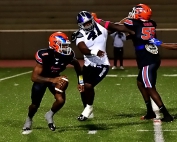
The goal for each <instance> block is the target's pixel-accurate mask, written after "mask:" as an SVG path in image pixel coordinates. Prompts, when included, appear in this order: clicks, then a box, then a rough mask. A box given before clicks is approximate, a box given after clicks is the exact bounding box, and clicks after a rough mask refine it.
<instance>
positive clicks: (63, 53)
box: [22, 32, 84, 134]
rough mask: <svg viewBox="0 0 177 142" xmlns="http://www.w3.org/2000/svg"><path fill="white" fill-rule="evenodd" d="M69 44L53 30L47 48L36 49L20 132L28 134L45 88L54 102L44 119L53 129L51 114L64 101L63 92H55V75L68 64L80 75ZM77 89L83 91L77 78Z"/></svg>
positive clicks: (60, 34) (65, 36) (59, 107)
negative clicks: (30, 101)
mask: <svg viewBox="0 0 177 142" xmlns="http://www.w3.org/2000/svg"><path fill="white" fill-rule="evenodd" d="M69 45H70V41H69V40H68V37H67V35H66V34H65V33H62V32H55V33H53V34H52V35H51V36H50V37H49V48H46V49H40V50H38V51H37V53H36V55H35V58H36V62H37V64H36V66H35V67H34V69H33V72H32V76H31V80H32V81H33V85H32V90H31V100H32V103H31V105H30V106H29V111H28V116H27V118H26V122H25V124H24V127H23V132H22V134H29V133H30V132H31V125H32V118H33V116H34V115H35V113H36V112H37V110H38V108H39V106H40V103H41V100H42V98H43V95H44V93H45V91H46V89H47V88H48V89H49V90H50V92H51V93H52V94H53V95H54V97H55V102H54V103H53V105H52V107H51V109H50V110H49V111H48V112H47V113H46V114H45V119H46V120H47V123H48V127H49V128H50V130H52V131H55V125H54V122H53V116H54V114H55V113H56V112H57V111H59V110H60V109H61V108H62V107H63V105H64V103H65V92H63V93H56V91H55V83H57V82H58V78H57V77H59V76H60V73H61V72H62V71H64V70H65V69H66V66H67V65H68V64H71V65H73V66H74V68H75V71H76V73H77V76H78V77H81V76H82V72H81V67H80V64H79V62H78V61H77V60H76V59H75V55H74V51H73V50H72V49H71V48H70V47H69ZM78 89H79V91H80V92H82V91H84V86H83V80H79V83H78Z"/></svg>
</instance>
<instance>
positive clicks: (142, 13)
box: [128, 4, 152, 21]
mask: <svg viewBox="0 0 177 142" xmlns="http://www.w3.org/2000/svg"><path fill="white" fill-rule="evenodd" d="M151 16H152V10H151V8H150V7H149V6H147V5H145V4H138V5H136V6H135V7H133V9H132V12H129V15H128V18H133V19H139V20H142V21H147V20H149V19H150V18H151Z"/></svg>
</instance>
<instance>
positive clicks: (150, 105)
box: [145, 100, 153, 112]
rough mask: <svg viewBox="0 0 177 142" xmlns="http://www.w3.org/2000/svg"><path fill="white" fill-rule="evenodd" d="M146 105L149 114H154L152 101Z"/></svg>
mask: <svg viewBox="0 0 177 142" xmlns="http://www.w3.org/2000/svg"><path fill="white" fill-rule="evenodd" d="M145 104H146V108H147V112H153V109H152V104H151V101H150V100H149V101H146V102H145Z"/></svg>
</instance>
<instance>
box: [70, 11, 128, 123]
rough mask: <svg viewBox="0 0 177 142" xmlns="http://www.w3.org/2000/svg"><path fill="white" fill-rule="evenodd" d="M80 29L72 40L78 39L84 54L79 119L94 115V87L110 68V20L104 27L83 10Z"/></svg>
mask: <svg viewBox="0 0 177 142" xmlns="http://www.w3.org/2000/svg"><path fill="white" fill-rule="evenodd" d="M77 23H78V26H79V30H78V31H76V32H74V33H73V34H72V40H73V41H75V40H76V45H77V47H78V48H79V50H80V51H81V53H82V54H83V55H84V66H83V80H84V86H85V88H84V90H85V91H84V92H83V93H81V99H82V102H83V105H84V110H83V112H82V113H81V115H80V116H79V117H78V120H80V121H84V120H87V119H88V118H89V117H90V116H92V115H93V113H92V112H93V106H92V105H93V102H94V96H95V91H94V87H95V86H96V85H97V84H98V83H99V82H100V81H101V80H102V79H103V78H104V77H105V76H106V74H107V73H108V70H109V66H110V63H109V59H108V56H107V53H106V42H107V37H108V34H109V32H108V30H107V28H108V25H109V24H110V23H109V22H108V21H107V22H106V23H105V25H104V27H103V26H101V25H100V24H98V23H96V22H95V21H94V19H93V17H92V15H91V13H89V12H87V11H81V12H79V14H78V15H77ZM117 29H118V30H119V31H125V32H130V30H129V29H128V28H126V27H125V28H123V29H121V28H120V29H119V26H117Z"/></svg>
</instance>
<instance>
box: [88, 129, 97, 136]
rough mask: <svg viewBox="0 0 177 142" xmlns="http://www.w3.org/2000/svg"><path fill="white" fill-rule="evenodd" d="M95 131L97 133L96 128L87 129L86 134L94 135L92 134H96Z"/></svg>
mask: <svg viewBox="0 0 177 142" xmlns="http://www.w3.org/2000/svg"><path fill="white" fill-rule="evenodd" d="M96 133H97V130H89V131H88V134H92V135H94V134H96Z"/></svg>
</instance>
